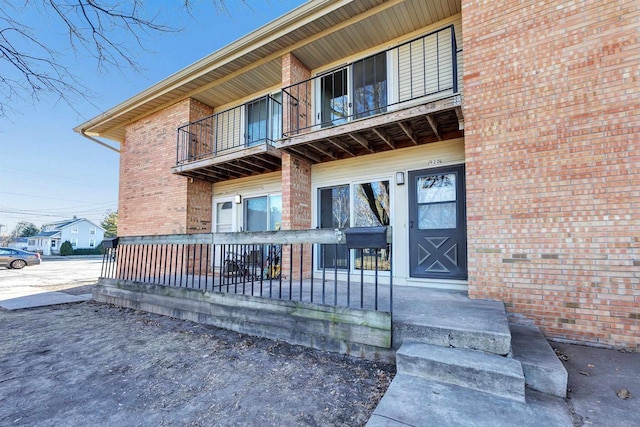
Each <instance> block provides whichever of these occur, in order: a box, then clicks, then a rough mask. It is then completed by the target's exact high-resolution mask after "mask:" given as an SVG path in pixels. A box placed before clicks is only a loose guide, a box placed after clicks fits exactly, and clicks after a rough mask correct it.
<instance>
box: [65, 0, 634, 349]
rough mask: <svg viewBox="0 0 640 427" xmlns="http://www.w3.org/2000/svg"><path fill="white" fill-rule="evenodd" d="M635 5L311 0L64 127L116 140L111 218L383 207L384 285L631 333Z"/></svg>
mask: <svg viewBox="0 0 640 427" xmlns="http://www.w3.org/2000/svg"><path fill="white" fill-rule="evenodd" d="M639 21H640V5H638V2H636V1H624V0H621V1H615V2H601V1H587V0H583V1H573V2H566V1H548V2H542V3H541V2H515V1H507V0H505V1H492V2H480V1H466V0H462V1H460V0H448V1H424V0H393V1H386V2H385V1H380V0H353V1H338V0H313V1H310V2H308V3H306V4H304V5H303V6H301V7H299V8H297V9H295V10H293V11H292V12H290V13H289V14H287V15H286V16H284V17H282V18H279V19H277V20H275V21H274V22H272V23H269V24H267V25H266V26H264V27H262V28H260V29H258V30H256V31H255V32H253V33H251V34H248V35H247V36H246V37H244V38H242V39H240V40H238V41H236V42H234V43H232V44H231V45H229V46H227V47H225V48H223V49H221V50H219V51H217V52H214V53H212V54H211V55H210V56H209V57H207V58H204V59H203V60H201V61H199V62H198V63H195V64H193V65H191V66H190V67H187V68H186V69H184V70H181V71H179V72H177V73H176V74H174V75H172V76H170V77H168V78H167V79H165V80H164V81H162V82H160V83H158V84H157V85H155V86H153V87H151V88H149V89H147V90H146V91H144V92H142V93H141V94H139V95H137V96H136V97H134V98H131V99H129V100H127V101H124V102H123V103H122V104H120V105H118V106H116V107H114V108H112V109H111V110H109V111H108V112H106V113H105V114H104V115H102V116H99V117H96V118H94V119H93V120H90V121H89V122H87V123H84V124H82V125H80V126H78V127H77V128H76V131H78V132H81V133H83V134H86V135H89V136H93V137H102V138H108V139H112V140H115V141H118V142H119V143H120V145H121V166H120V167H121V170H120V201H119V234H120V235H123V236H124V235H159V234H185V233H202V232H214V233H215V232H221V231H254V230H277V229H308V228H316V227H319V228H343V227H348V226H370V225H390V226H392V229H393V240H394V255H393V256H394V260H393V262H394V284H396V285H398V286H407V285H409V286H428V287H438V288H446V289H462V290H467V291H468V293H469V296H470V297H472V298H488V299H496V300H501V301H504V302H505V303H506V305H507V308H508V310H509V311H510V312H511V313H513V314H514V315H516V316H523V317H525V318H528V319H530V320H533V321H534V322H535V323H536V324H537V325H538V326H540V327H541V328H542V330H543V331H544V332H545V334H546V335H547V336H549V337H553V338H557V339H566V340H571V341H578V342H585V343H591V344H595V345H604V346H620V347H627V348H632V349H638V348H639V347H640V310H639V307H640V213H639V211H640V190H639V188H640V167H639V166H640V155H639V152H640V141H639V140H640V137H639V136H638V135H640V124H639V123H640V117H639V113H638V111H640V81H639V80H640V54H638V52H640V30H639V28H640V22H639ZM176 135H177V141H178V143H177V145H176ZM342 256H343V255H342V254H340V253H338V252H336V253H333V254H332V255H331V257H332V258H331V260H330V262H332V263H334V264H335V265H338V264H340V261H341V257H342ZM340 265H342V264H340ZM347 274H348V273H347Z"/></svg>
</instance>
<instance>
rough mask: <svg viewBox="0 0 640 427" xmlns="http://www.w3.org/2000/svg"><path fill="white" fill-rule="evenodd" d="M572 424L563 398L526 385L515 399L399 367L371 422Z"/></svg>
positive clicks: (372, 426)
mask: <svg viewBox="0 0 640 427" xmlns="http://www.w3.org/2000/svg"><path fill="white" fill-rule="evenodd" d="M400 426H402V427H407V426H444V427H446V426H456V427H459V426H475V427H484V426H491V427H499V426H519V427H529V426H531V427H534V426H536V427H537V426H554V427H563V426H567V427H570V426H573V423H572V420H571V416H570V415H569V411H568V409H567V406H566V404H565V402H564V401H563V400H562V399H560V398H557V397H553V396H549V395H546V394H542V393H538V392H535V391H532V390H527V402H526V403H523V402H517V401H515V400H512V399H504V398H501V397H498V396H495V395H492V394H487V393H481V392H479V391H476V390H472V389H469V388H465V387H460V386H457V385H452V384H445V383H440V382H436V381H431V380H428V379H425V378H420V377H416V376H413V375H406V374H402V373H399V374H398V375H396V377H395V378H394V379H393V381H392V382H391V385H390V387H389V389H388V390H387V392H386V393H385V395H384V397H383V398H382V400H381V401H380V403H379V404H378V406H377V407H376V409H375V411H374V412H373V414H372V416H371V418H370V419H369V422H368V423H367V427H400Z"/></svg>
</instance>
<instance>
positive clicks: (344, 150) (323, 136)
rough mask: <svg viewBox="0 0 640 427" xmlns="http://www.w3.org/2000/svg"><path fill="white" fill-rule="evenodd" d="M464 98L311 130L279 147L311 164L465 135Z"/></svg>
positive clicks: (425, 104) (413, 106)
mask: <svg viewBox="0 0 640 427" xmlns="http://www.w3.org/2000/svg"><path fill="white" fill-rule="evenodd" d="M461 103H462V100H461V96H460V95H455V96H451V97H447V98H443V99H439V100H435V101H432V102H427V103H425V102H422V103H417V104H416V103H415V102H414V105H412V106H409V107H406V108H403V109H398V110H395V111H390V112H387V113H382V114H378V115H376V116H371V117H367V118H362V119H359V120H356V121H353V122H349V123H345V124H341V125H338V126H333V127H329V128H323V129H316V128H311V129H308V130H307V131H305V132H304V133H300V134H297V135H291V136H289V137H288V138H285V139H282V140H279V141H277V142H276V148H279V149H282V150H283V151H288V152H290V153H291V154H293V155H297V156H301V157H303V158H306V159H307V160H309V161H310V162H311V163H322V162H328V161H332V160H340V159H346V158H350V157H357V156H362V155H367V154H372V153H378V152H382V151H389V150H396V149H401V148H406V147H411V146H416V145H422V144H428V143H430V142H436V141H442V140H447V139H453V138H459V137H461V136H463V135H464V130H463V129H464V119H463V116H462V108H461Z"/></svg>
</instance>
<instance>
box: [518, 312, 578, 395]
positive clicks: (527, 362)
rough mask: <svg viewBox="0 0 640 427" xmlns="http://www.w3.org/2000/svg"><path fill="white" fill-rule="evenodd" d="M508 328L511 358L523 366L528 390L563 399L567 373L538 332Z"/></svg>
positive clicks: (520, 328)
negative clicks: (511, 350) (509, 330)
mask: <svg viewBox="0 0 640 427" xmlns="http://www.w3.org/2000/svg"><path fill="white" fill-rule="evenodd" d="M509 327H510V329H511V346H512V349H513V358H514V359H516V360H518V361H519V362H520V363H521V364H522V370H523V372H524V379H525V383H526V385H527V387H529V388H531V389H533V390H537V391H540V392H542V393H547V394H550V395H552V396H558V397H562V398H564V397H566V395H567V379H568V375H567V370H566V369H565V368H564V366H563V365H562V362H560V360H559V359H558V357H557V356H556V354H555V352H554V351H553V349H552V348H551V346H550V345H549V342H548V341H547V339H546V338H545V337H544V335H542V332H540V329H538V328H537V327H536V326H533V325H521V324H515V323H512V324H510V325H509Z"/></svg>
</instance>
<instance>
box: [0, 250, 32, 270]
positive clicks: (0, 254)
mask: <svg viewBox="0 0 640 427" xmlns="http://www.w3.org/2000/svg"><path fill="white" fill-rule="evenodd" d="M38 264H40V254H39V253H36V252H28V251H23V250H21V249H13V248H0V267H7V268H15V269H16V270H19V269H21V268H24V267H26V266H28V265H38Z"/></svg>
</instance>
